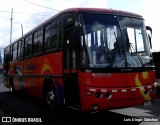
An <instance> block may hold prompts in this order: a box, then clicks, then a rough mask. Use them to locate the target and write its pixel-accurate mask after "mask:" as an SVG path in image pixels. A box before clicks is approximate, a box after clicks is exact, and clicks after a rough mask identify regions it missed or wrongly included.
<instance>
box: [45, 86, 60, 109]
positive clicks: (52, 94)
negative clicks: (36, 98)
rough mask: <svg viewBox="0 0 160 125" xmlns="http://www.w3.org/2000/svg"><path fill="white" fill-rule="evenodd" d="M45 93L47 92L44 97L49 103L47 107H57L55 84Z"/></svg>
mask: <svg viewBox="0 0 160 125" xmlns="http://www.w3.org/2000/svg"><path fill="white" fill-rule="evenodd" d="M44 94H45V95H44V96H45V97H44V99H45V103H46V104H47V107H49V108H50V109H55V107H56V105H57V101H56V91H55V89H54V87H53V85H50V86H48V87H47V88H46V90H45V93H44Z"/></svg>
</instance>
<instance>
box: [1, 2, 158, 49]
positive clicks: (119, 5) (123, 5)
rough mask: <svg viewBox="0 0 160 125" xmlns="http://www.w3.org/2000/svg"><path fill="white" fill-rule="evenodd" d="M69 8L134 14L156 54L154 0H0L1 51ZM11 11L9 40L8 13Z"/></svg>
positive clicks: (156, 25) (156, 6) (156, 24)
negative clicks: (142, 23) (149, 29)
mask: <svg viewBox="0 0 160 125" xmlns="http://www.w3.org/2000/svg"><path fill="white" fill-rule="evenodd" d="M72 7H95V8H107V9H116V10H124V11H129V12H133V13H137V14H140V15H142V16H143V18H144V19H145V25H147V26H150V27H152V30H153V34H152V46H153V48H152V50H153V51H160V44H159V42H160V40H159V36H158V35H159V34H158V33H159V28H160V25H158V23H159V22H160V16H159V14H158V12H160V7H159V1H158V0H0V48H4V47H5V46H7V45H8V44H9V43H10V38H11V41H12V42H13V41H14V40H16V39H17V38H19V37H20V36H21V35H22V29H23V34H25V33H27V32H28V31H30V30H31V29H33V28H34V27H36V26H38V25H39V24H40V23H42V22H44V21H45V20H47V19H48V18H50V17H51V16H53V15H55V14H56V13H58V12H59V11H61V10H64V9H66V8H72ZM12 8H13V15H12V17H13V19H12V37H11V35H10V31H11V11H12Z"/></svg>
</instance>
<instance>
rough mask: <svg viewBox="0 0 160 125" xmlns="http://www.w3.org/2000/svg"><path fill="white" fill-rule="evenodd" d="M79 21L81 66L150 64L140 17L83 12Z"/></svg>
mask: <svg viewBox="0 0 160 125" xmlns="http://www.w3.org/2000/svg"><path fill="white" fill-rule="evenodd" d="M80 21H81V24H82V34H81V66H82V67H83V68H122V67H123V68H127V67H135V68H136V67H144V66H145V67H146V66H152V63H151V57H150V51H149V46H148V41H147V39H146V32H145V29H144V24H143V20H142V19H134V18H129V17H123V16H115V15H107V14H94V13H89V14H88V13H85V14H81V16H80Z"/></svg>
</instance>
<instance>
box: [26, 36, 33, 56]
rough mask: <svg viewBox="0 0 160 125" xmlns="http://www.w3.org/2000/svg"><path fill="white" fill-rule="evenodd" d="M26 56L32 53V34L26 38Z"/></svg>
mask: <svg viewBox="0 0 160 125" xmlns="http://www.w3.org/2000/svg"><path fill="white" fill-rule="evenodd" d="M24 54H25V57H28V56H30V55H31V54H32V35H30V36H27V37H26V38H25V53H24Z"/></svg>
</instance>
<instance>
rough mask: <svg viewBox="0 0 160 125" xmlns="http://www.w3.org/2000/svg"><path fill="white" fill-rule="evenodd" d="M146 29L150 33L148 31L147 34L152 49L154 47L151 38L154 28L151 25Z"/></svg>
mask: <svg viewBox="0 0 160 125" xmlns="http://www.w3.org/2000/svg"><path fill="white" fill-rule="evenodd" d="M146 30H147V31H149V33H148V32H147V35H148V39H149V42H150V46H151V49H152V42H151V38H152V28H151V27H150V26H146Z"/></svg>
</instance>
